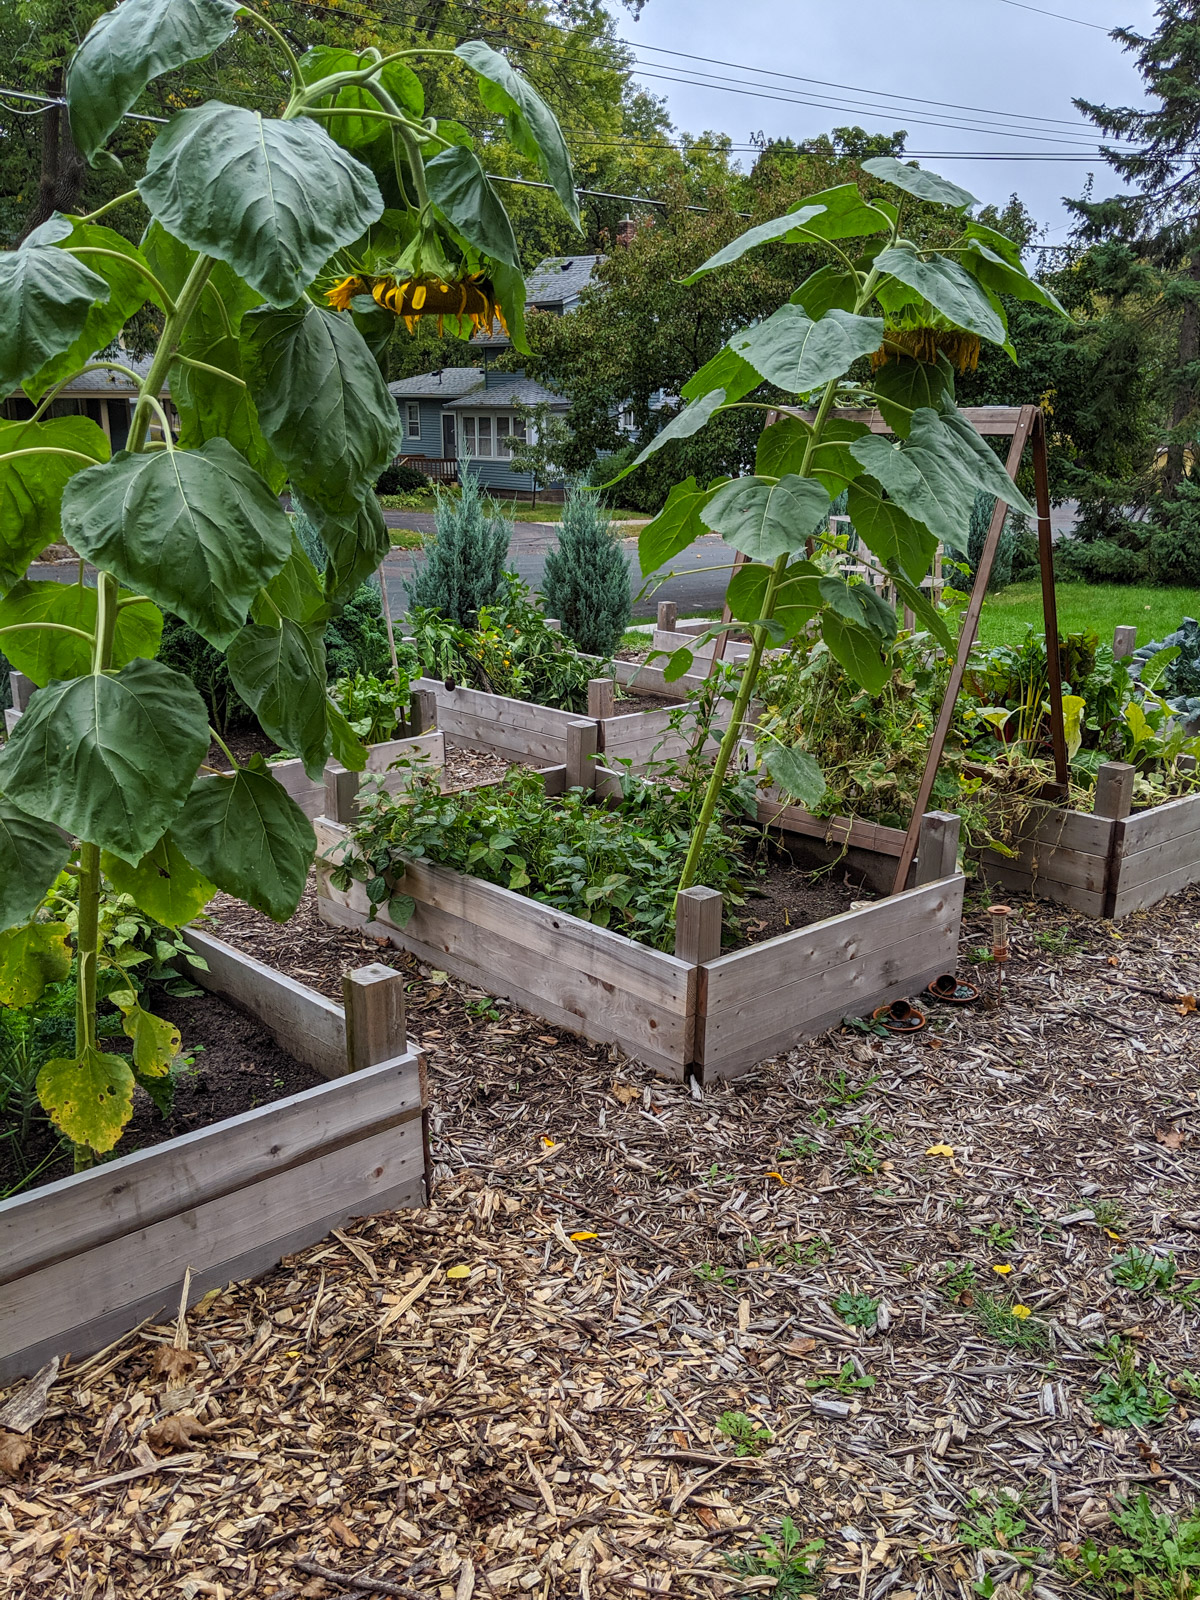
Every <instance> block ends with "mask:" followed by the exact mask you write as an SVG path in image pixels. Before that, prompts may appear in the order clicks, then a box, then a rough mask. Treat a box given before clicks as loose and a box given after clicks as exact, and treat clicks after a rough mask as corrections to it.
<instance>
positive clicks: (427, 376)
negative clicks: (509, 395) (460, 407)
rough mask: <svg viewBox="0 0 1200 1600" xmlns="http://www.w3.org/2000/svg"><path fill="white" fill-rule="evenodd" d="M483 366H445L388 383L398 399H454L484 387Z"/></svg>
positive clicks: (391, 391)
mask: <svg viewBox="0 0 1200 1600" xmlns="http://www.w3.org/2000/svg"><path fill="white" fill-rule="evenodd" d="M483 383H484V376H483V369H482V368H481V367H443V368H442V370H441V371H440V372H423V373H421V374H420V375H419V376H418V377H415V378H398V379H397V380H396V382H395V383H389V384H388V391H389V393H391V394H392V395H394V396H395V398H396V399H397V400H443V401H444V400H453V399H454V398H455V397H456V396H457V395H461V394H469V393H470V391H471V390H472V389H482V387H483Z"/></svg>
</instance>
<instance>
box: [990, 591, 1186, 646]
mask: <svg viewBox="0 0 1200 1600" xmlns="http://www.w3.org/2000/svg"><path fill="white" fill-rule="evenodd" d="M1057 596H1058V629H1059V632H1060V633H1082V632H1084V631H1090V632H1092V633H1097V634H1099V635H1100V642H1101V643H1102V644H1111V643H1112V636H1113V629H1114V628H1116V627H1119V626H1124V625H1126V624H1128V625H1130V626H1132V627H1135V628H1136V629H1137V631H1138V636H1137V642H1138V644H1139V645H1143V644H1149V643H1150V642H1151V641H1152V640H1154V639H1161V638H1163V637H1164V635H1166V634H1168V633H1173V632H1174V631H1175V629H1176V628H1177V627H1178V626H1179V623H1180V621H1181V619H1182V618H1183V617H1195V616H1200V589H1149V588H1146V589H1143V588H1137V587H1134V586H1133V585H1128V584H1116V583H1101V584H1089V583H1061V584H1059V586H1058V590H1057ZM1030 625H1032V627H1033V628H1034V630H1035V631H1036V632H1038V633H1040V632H1041V631H1042V627H1043V623H1042V588H1041V585H1040V584H1039V583H1014V584H1011V585H1010V586H1009V587H1008V588H1007V589H1000V590H998V591H997V593H995V594H991V595H989V596H988V597H987V600H986V601H985V602H984V607H983V615H982V617H981V618H980V622H979V638H980V641H981V643H983V644H1019V643H1020V642H1021V640H1022V639H1023V638H1024V637H1025V630H1026V628H1027V627H1029V626H1030Z"/></svg>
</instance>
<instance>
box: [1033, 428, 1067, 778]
mask: <svg viewBox="0 0 1200 1600" xmlns="http://www.w3.org/2000/svg"><path fill="white" fill-rule="evenodd" d="M1033 476H1034V494H1035V498H1036V502H1037V516H1038V561H1039V563H1040V565H1041V569H1042V616H1043V618H1044V620H1045V626H1046V677H1047V679H1048V683H1049V689H1050V738H1051V740H1052V742H1053V744H1054V776H1055V778H1056V780H1057V781H1058V783H1059V784H1060V785H1061V786H1062V788H1063V789H1064V790H1065V789H1066V787H1067V734H1066V729H1065V728H1064V727H1063V703H1062V662H1061V661H1060V659H1059V654H1058V602H1057V599H1056V596H1055V593H1054V536H1053V532H1052V530H1051V527H1050V469H1049V464H1048V462H1047V459H1046V418H1045V416H1044V414H1043V412H1042V409H1041V407H1040V406H1039V407H1038V409H1037V415H1036V416H1035V418H1034V428H1033Z"/></svg>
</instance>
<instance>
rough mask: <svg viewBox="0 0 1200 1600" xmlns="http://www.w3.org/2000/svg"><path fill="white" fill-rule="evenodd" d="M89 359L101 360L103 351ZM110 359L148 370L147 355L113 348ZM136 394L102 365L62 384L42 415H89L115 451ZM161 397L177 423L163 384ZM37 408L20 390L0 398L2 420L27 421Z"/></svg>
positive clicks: (140, 371)
mask: <svg viewBox="0 0 1200 1600" xmlns="http://www.w3.org/2000/svg"><path fill="white" fill-rule="evenodd" d="M91 359H92V360H93V361H97V360H101V359H103V353H102V354H101V355H99V356H93V357H92V358H91ZM112 359H113V360H114V361H119V362H120V363H121V365H122V366H125V367H128V368H129V369H130V371H131V372H136V373H138V374H139V375H140V376H141V377H145V375H146V374H147V373H148V372H149V371H150V361H151V357H150V356H132V355H130V353H129V352H128V351H127V350H116V351H115V352H114V353H113V355H112ZM137 397H138V387H137V385H136V384H135V383H134V381H133V379H132V378H131V377H128V376H127V375H126V374H125V373H123V372H113V371H111V370H110V369H109V368H107V367H105V368H101V369H99V370H97V371H93V372H83V373H80V374H79V376H78V377H75V378H72V379H71V380H70V382H69V383H66V384H64V386H63V387H62V388H61V389H60V390H59V392H58V394H57V395H55V397H54V399H53V400H52V401H51V402H50V405H49V407H48V408H47V410H46V411H45V413H44V415H45V416H47V417H90V418H91V420H92V421H93V422H94V423H96V424H97V425H98V426H99V427H101V428H103V430H104V433H105V437H106V438H107V439H108V442H109V446H110V448H111V449H112V450H113V452H114V454H115V452H116V451H118V450H121V449H123V448H124V445H125V441H126V440H127V439H128V437H129V424H130V421H131V419H132V417H133V407H134V405H135V404H136V402H137ZM162 400H163V404H164V406H165V408H166V410H167V414H168V416H169V417H171V420H172V422H173V423H176V424H177V419H176V418H175V417H174V414H173V408H172V407H171V405H170V396H169V394H168V392H167V389H166V386H165V385H164V387H163V391H162ZM36 409H37V408H36V406H34V404H33V403H32V401H30V400H28V399H26V397H25V395H24V394H22V393H21V392H20V391H18V392H17V393H16V394H12V395H10V396H9V397H8V399H7V400H4V401H0V417H2V418H3V419H4V421H5V422H27V421H28V420H29V418H30V417H32V416H33V413H34V411H35V410H36ZM150 431H151V434H152V435H155V434H157V433H158V431H159V430H158V424H157V422H153V423H152V424H151V429H150Z"/></svg>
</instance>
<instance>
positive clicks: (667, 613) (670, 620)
mask: <svg viewBox="0 0 1200 1600" xmlns="http://www.w3.org/2000/svg"><path fill="white" fill-rule="evenodd" d="M678 621H679V608H678V606H677V605H676V604H675V602H674V600H660V601H659V602H658V631H659V632H660V633H674V632H675V625H676V623H677V622H678Z"/></svg>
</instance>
